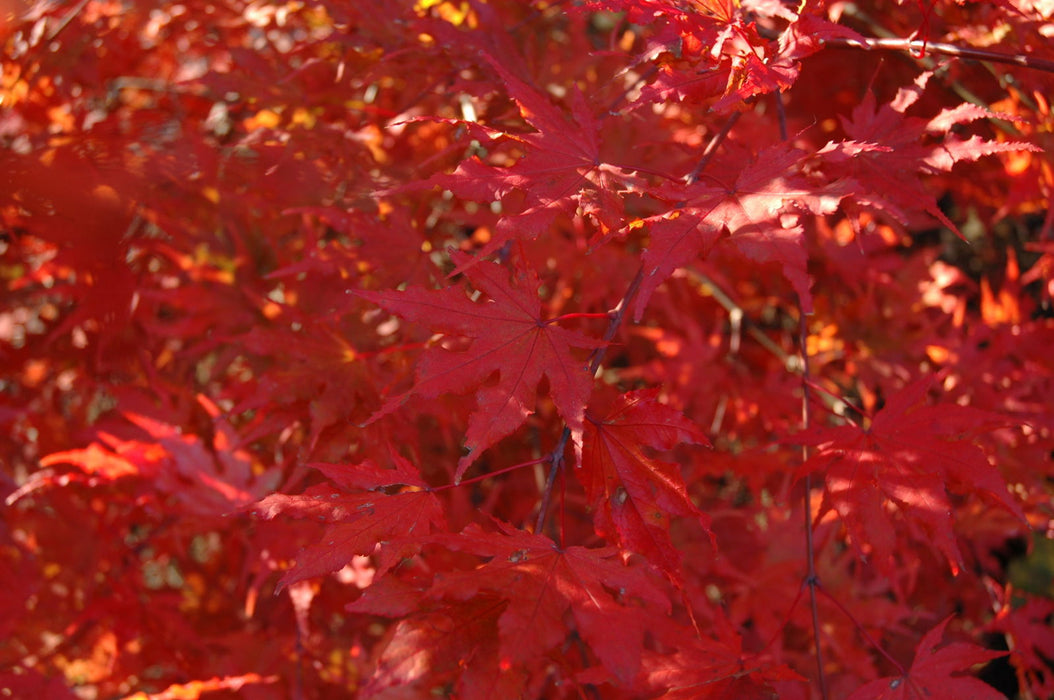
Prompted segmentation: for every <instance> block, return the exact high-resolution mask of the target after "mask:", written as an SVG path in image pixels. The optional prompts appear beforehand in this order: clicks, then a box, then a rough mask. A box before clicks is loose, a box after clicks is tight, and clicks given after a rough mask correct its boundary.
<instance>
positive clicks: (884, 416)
mask: <svg viewBox="0 0 1054 700" xmlns="http://www.w3.org/2000/svg"><path fill="white" fill-rule="evenodd" d="M933 382H934V377H932V376H931V377H924V378H923V379H920V380H918V381H916V382H914V383H913V384H911V385H909V386H907V387H906V388H904V389H903V390H901V391H900V392H898V393H897V394H895V395H893V396H892V397H890V398H889V400H888V401H887V403H886V405H885V406H884V407H883V408H882V410H880V411H879V412H878V413H877V414H876V415H875V417H874V420H873V421H872V423H871V425H870V427H869V428H868V429H866V430H863V429H861V428H858V427H856V426H844V427H840V428H828V429H822V430H818V431H815V432H813V433H811V434H805V435H803V436H801V438H800V441H801V442H803V443H805V444H811V445H817V446H818V448H819V452H818V453H817V454H816V455H815V456H814V457H812V459H810V460H809V461H808V462H806V463H805V464H804V465H802V470H801V471H802V473H805V472H817V473H819V474H821V475H822V478H823V479H824V484H825V489H824V495H823V502H822V503H821V507H820V512H821V514H823V513H825V512H827V511H830V510H833V511H835V512H836V513H838V515H839V517H840V518H841V519H842V522H843V523H844V524H845V526H846V528H847V529H848V531H849V535H850V537H851V539H852V543H853V546H854V547H856V549H857V550H858V551H859V552H861V553H862V554H864V555H868V556H869V557H870V558H871V559H873V560H874V562H875V565H876V566H878V567H879V568H880V569H881V570H882V571H884V572H887V573H891V572H892V570H893V568H894V566H895V561H894V552H895V551H896V549H897V546H898V545H897V533H896V529H895V522H896V520H895V519H894V517H893V516H892V514H891V510H892V511H895V512H897V513H899V515H900V518H901V519H902V521H903V522H904V524H905V525H906V526H907V528H908V531H909V534H910V535H911V536H912V537H913V539H915V540H917V541H925V542H930V543H932V544H933V546H934V547H936V548H937V549H938V550H939V551H940V552H941V553H942V554H943V555H944V556H945V557H947V559H948V562H949V564H950V565H951V567H952V570H953V571H958V569H959V567H961V566H962V555H961V554H960V552H959V548H958V545H957V544H956V541H955V532H954V530H953V524H954V523H953V520H952V506H951V502H950V499H949V497H948V492H949V491H953V492H956V493H963V494H967V493H980V494H982V495H984V496H986V497H987V498H988V499H989V500H991V501H992V502H994V503H996V504H999V505H1001V506H1002V507H1004V508H1006V509H1007V510H1009V511H1010V512H1011V513H1014V514H1015V515H1016V516H1017V517H1019V518H1021V519H1022V520H1024V514H1023V513H1022V511H1021V508H1020V506H1018V504H1017V503H1016V502H1015V501H1014V500H1013V499H1012V498H1011V496H1010V493H1009V492H1008V491H1007V488H1006V483H1005V482H1004V481H1003V478H1002V476H1000V474H999V472H998V470H996V468H995V467H993V466H992V465H991V464H989V463H988V459H987V457H986V456H985V453H984V451H983V450H981V448H980V447H978V446H977V445H975V444H974V443H973V442H972V441H971V440H969V438H970V437H971V436H973V435H977V434H978V433H979V432H981V431H983V430H985V429H990V428H992V427H1002V426H1005V425H1006V424H1007V422H1008V421H1007V420H1006V419H1005V418H1004V417H1002V416H999V415H996V414H991V413H988V412H986V411H981V410H979V409H975V408H971V407H968V406H959V405H957V404H951V405H948V404H941V405H926V404H925V403H924V400H925V396H926V392H927V391H928V390H929V388H930V386H931V385H932V384H933Z"/></svg>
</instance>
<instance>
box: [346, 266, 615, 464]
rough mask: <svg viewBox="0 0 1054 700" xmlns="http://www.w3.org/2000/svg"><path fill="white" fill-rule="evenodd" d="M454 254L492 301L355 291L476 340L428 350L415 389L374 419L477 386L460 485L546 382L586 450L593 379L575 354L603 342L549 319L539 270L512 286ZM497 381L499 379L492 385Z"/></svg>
mask: <svg viewBox="0 0 1054 700" xmlns="http://www.w3.org/2000/svg"><path fill="white" fill-rule="evenodd" d="M451 255H452V257H453V260H454V262H455V263H456V264H458V265H460V266H462V267H467V269H466V272H465V276H466V277H467V278H468V279H469V280H470V281H471V282H472V284H473V286H475V287H476V289H478V290H479V291H481V292H483V293H484V294H486V295H487V297H489V298H488V299H487V300H485V301H472V300H470V299H469V298H468V297H467V296H466V295H465V293H464V291H462V289H461V288H459V287H457V286H452V287H447V288H445V289H441V290H429V289H421V288H410V289H408V290H406V291H401V292H356V294H357V295H358V296H361V297H363V298H365V299H368V300H370V301H373V302H374V303H376V304H379V305H381V306H383V307H384V308H386V309H388V310H390V311H392V312H393V313H395V314H398V315H399V316H401V317H403V318H405V319H407V320H410V321H414V322H417V323H422V324H425V325H427V326H428V327H429V328H430V329H432V330H433V331H435V332H438V333H443V334H446V335H449V336H452V337H454V338H468V339H469V340H470V341H471V342H470V344H469V346H468V348H467V349H464V350H450V349H447V348H446V347H444V346H443V345H442V344H439V345H436V346H433V347H431V348H430V349H428V350H427V351H426V352H425V354H424V356H423V357H422V358H421V360H420V361H419V362H418V364H417V380H416V382H415V383H414V386H413V388H411V389H410V390H409V391H408V392H406V393H404V394H402V395H399V396H396V397H393V398H391V399H389V400H388V401H387V402H386V403H385V404H384V406H382V407H381V410H380V411H379V412H378V413H377V414H375V415H374V416H373V417H372V418H371V419H370V420H371V421H373V420H376V419H378V418H380V417H381V416H383V415H385V414H388V413H391V412H392V411H394V410H395V409H396V408H398V407H399V406H400V405H401V404H402V403H403V402H404V401H405V400H406V399H407V398H409V397H410V396H412V395H418V396H426V397H435V396H439V395H440V394H444V393H448V392H463V391H465V390H466V389H469V388H475V391H476V410H475V411H474V412H473V413H472V415H471V417H470V419H469V425H468V431H467V434H466V436H465V446H466V447H467V448H468V454H466V455H465V456H464V457H462V458H461V460H460V461H459V462H458V467H457V473H456V474H455V479H456V480H460V479H461V476H462V475H463V474H464V473H465V470H466V469H468V467H469V466H470V465H471V464H472V462H473V461H475V459H476V458H477V457H478V456H479V453H480V452H482V451H483V450H485V449H486V448H487V447H489V446H491V445H493V444H494V443H495V442H497V441H498V440H500V439H501V438H503V437H505V436H507V435H509V434H510V433H512V432H513V431H514V430H516V428H518V427H519V426H520V425H522V424H523V422H524V421H525V420H527V417H528V416H530V415H531V414H532V413H534V404H535V399H536V396H537V389H538V384H539V383H540V382H541V380H542V378H543V377H545V378H547V379H548V383H549V392H550V394H551V396H552V399H553V402H554V403H555V404H556V409H557V410H558V411H559V412H560V416H561V417H562V418H563V419H564V421H565V423H566V424H567V427H568V428H570V430H571V435H572V439H573V440H574V443H575V444H576V445H578V444H581V437H582V416H583V413H584V411H585V403H586V400H587V399H588V397H589V392H590V389H591V387H592V384H593V378H592V376H591V375H590V373H589V371H588V368H587V365H586V362H585V360H584V358H582V359H580V358H578V357H576V353H575V352H574V348H589V349H592V348H597V347H600V346H601V345H602V344H603V343H602V342H601V341H598V340H595V339H593V338H590V337H588V336H586V335H584V334H582V333H579V332H577V331H569V330H566V329H564V328H560V327H559V326H557V325H556V324H555V323H553V321H552V320H550V319H545V318H543V317H542V303H541V300H540V299H539V298H538V279H537V277H536V275H535V274H534V273H533V271H531V270H528V269H526V268H523V267H519V266H517V268H516V271H515V272H516V280H515V282H510V281H509V280H508V277H507V273H506V271H505V269H504V268H503V267H501V266H499V265H496V264H491V263H481V264H478V265H469V263H470V261H471V260H473V258H472V257H471V256H469V255H466V254H463V253H459V252H457V251H452V253H451ZM495 375H497V380H496V381H491V380H492V379H493V377H494V376H495Z"/></svg>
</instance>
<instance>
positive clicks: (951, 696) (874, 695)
mask: <svg viewBox="0 0 1054 700" xmlns="http://www.w3.org/2000/svg"><path fill="white" fill-rule="evenodd" d="M949 620H951V618H947V619H945V620H944V621H943V622H941V623H940V624H939V625H937V626H936V627H934V628H933V629H931V630H930V631H929V632H927V633H926V636H924V637H923V638H922V641H921V642H919V646H918V647H917V649H916V651H915V660H914V661H913V662H912V664H911V669H910V670H909V671H908V672H907V673H905V674H904V675H902V676H890V677H886V678H879V679H878V680H876V681H872V682H870V683H868V684H867V685H865V686H864V687H862V688H858V689H857V690H856V692H854V693H853V694H852V695H850V696H849V699H848V700H910V699H911V698H918V700H963V699H964V698H970V700H1003V697H1004V696H1003V694H1002V693H1000V692H999V691H997V690H996V689H995V688H993V687H992V686H990V685H988V684H987V683H984V682H983V681H980V680H978V679H976V678H972V677H970V676H965V675H952V674H953V673H956V672H961V671H965V670H967V669H969V668H970V667H971V666H973V665H974V664H980V663H985V662H986V661H991V660H992V659H995V658H998V657H1000V656H1004V655H1005V654H1006V652H999V651H988V650H987V649H982V648H981V647H979V646H977V645H976V644H968V643H965V642H952V643H950V644H946V645H945V646H943V647H941V648H940V649H938V648H937V647H938V645H940V642H941V638H942V637H943V636H944V628H945V627H947V626H948V622H949Z"/></svg>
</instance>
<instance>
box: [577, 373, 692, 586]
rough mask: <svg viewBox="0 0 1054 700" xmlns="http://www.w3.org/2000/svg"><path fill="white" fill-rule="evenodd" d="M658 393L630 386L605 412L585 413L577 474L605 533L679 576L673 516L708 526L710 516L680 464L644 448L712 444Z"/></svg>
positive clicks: (599, 528)
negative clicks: (692, 496)
mask: <svg viewBox="0 0 1054 700" xmlns="http://www.w3.org/2000/svg"><path fill="white" fill-rule="evenodd" d="M657 394H658V392H657V391H655V390H648V391H635V392H630V393H628V394H623V395H621V396H619V397H618V399H617V400H616V401H615V402H614V405H613V406H612V407H611V408H610V410H608V411H606V412H605V414H604V415H603V416H594V415H593V414H592V413H587V414H586V427H585V434H584V437H583V442H584V446H583V449H582V466H581V469H578V470H575V476H577V477H578V479H579V481H581V482H582V485H583V486H584V487H585V490H586V497H587V498H588V499H589V502H590V504H591V506H592V507H593V510H594V516H593V517H594V521H595V523H596V528H597V531H598V532H599V533H600V534H603V535H607V536H609V537H613V538H615V539H616V541H618V542H619V544H621V545H622V546H623V547H625V548H626V549H628V550H631V551H634V552H638V553H640V554H643V555H645V556H646V557H648V558H649V559H650V560H651V561H653V562H655V563H656V564H657V565H658V566H660V567H661V568H662V569H663V570H664V571H666V572H667V573H668V574H672V575H677V573H678V572H679V570H680V561H681V557H680V554H679V553H678V552H677V550H676V549H675V548H674V546H673V542H672V541H671V540H670V516H678V515H679V516H683V517H689V518H696V519H697V520H699V522H701V523H702V525H703V527H708V526H709V518H707V517H706V515H705V514H703V513H701V512H700V511H699V509H698V508H696V507H695V504H693V503H692V501H691V500H690V499H689V497H688V493H687V491H686V490H685V484H684V479H683V477H682V476H681V473H680V470H679V469H678V467H677V465H676V464H670V463H668V462H663V461H660V460H658V459H655V458H654V457H652V456H650V455H649V454H647V453H646V452H645V449H644V448H645V447H650V448H654V449H657V450H669V449H672V448H674V447H676V446H677V445H680V444H685V443H689V444H694V445H709V444H710V443H709V441H708V440H707V439H706V436H705V435H703V433H702V431H700V430H699V429H698V428H697V427H696V426H695V425H693V424H692V423H691V422H689V421H688V420H687V419H686V418H685V417H684V416H682V415H681V413H680V412H679V411H677V410H676V409H673V408H671V407H669V406H664V405H663V404H661V403H659V401H658V398H657Z"/></svg>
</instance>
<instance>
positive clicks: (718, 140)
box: [685, 112, 743, 185]
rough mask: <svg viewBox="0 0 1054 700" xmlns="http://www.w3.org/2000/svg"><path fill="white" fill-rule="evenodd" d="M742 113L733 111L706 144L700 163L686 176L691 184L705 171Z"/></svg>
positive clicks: (686, 179)
mask: <svg viewBox="0 0 1054 700" xmlns="http://www.w3.org/2000/svg"><path fill="white" fill-rule="evenodd" d="M742 115H743V113H742V112H732V114H731V115H730V116H729V117H728V119H727V120H726V121H725V125H724V126H722V127H721V131H719V132H717V134H715V135H714V137H713V138H712V139H710V143H708V144H706V149H705V150H704V151H703V157H702V158H700V159H699V163H698V164H697V165H696V166H695V169H694V170H692V172H691V173H689V175H688V177H687V178H685V181H686V182H687V183H688V184H689V185H690V184H692V183H693V182H695V181H696V180H698V179H699V173H701V172H703V170H704V169H705V168H706V166H707V165H709V164H710V161H711V160H712V159H713V157H714V154H715V153H717V147H718V146H720V145H721V144H722V143H723V142H724V140H725V139H726V138H727V137H728V132H729V131H731V130H732V127H733V126H735V125H736V122H738V121H739V118H740V117H741V116H742Z"/></svg>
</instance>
